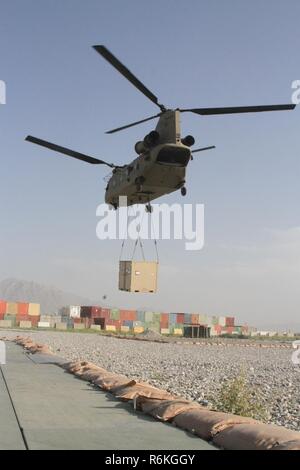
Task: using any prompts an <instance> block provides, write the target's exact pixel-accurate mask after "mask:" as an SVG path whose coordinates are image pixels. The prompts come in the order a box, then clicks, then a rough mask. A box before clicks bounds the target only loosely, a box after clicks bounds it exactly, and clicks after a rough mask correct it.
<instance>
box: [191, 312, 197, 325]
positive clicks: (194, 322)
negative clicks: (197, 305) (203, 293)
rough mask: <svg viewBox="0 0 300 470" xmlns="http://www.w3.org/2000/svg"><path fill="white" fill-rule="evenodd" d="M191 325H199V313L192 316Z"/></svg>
mask: <svg viewBox="0 0 300 470" xmlns="http://www.w3.org/2000/svg"><path fill="white" fill-rule="evenodd" d="M191 324H192V325H199V314H198V313H192V315H191Z"/></svg>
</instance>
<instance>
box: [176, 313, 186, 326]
mask: <svg viewBox="0 0 300 470" xmlns="http://www.w3.org/2000/svg"><path fill="white" fill-rule="evenodd" d="M176 323H181V324H183V323H184V313H177V319H176Z"/></svg>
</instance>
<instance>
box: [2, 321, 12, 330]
mask: <svg viewBox="0 0 300 470" xmlns="http://www.w3.org/2000/svg"><path fill="white" fill-rule="evenodd" d="M12 326H13V325H12V322H11V321H10V320H0V328H12Z"/></svg>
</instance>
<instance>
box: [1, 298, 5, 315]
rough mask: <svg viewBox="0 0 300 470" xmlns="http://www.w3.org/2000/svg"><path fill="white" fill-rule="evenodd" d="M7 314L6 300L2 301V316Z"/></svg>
mask: <svg viewBox="0 0 300 470" xmlns="http://www.w3.org/2000/svg"><path fill="white" fill-rule="evenodd" d="M2 313H3V314H5V313H6V302H5V301H4V300H0V314H2Z"/></svg>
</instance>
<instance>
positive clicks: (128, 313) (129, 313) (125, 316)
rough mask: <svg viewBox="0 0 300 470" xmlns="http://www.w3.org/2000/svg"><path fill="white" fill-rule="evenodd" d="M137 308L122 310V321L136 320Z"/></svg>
mask: <svg viewBox="0 0 300 470" xmlns="http://www.w3.org/2000/svg"><path fill="white" fill-rule="evenodd" d="M136 316H137V315H136V310H120V320H121V322H123V321H125V320H131V321H136Z"/></svg>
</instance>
